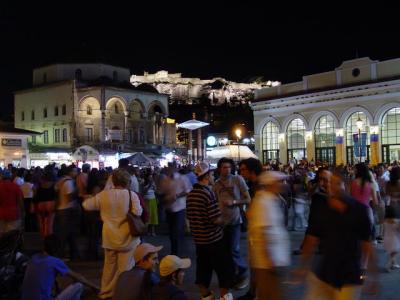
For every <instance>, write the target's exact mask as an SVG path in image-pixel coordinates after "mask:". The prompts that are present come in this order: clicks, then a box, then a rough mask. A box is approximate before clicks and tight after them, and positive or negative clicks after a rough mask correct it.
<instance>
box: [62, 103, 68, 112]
mask: <svg viewBox="0 0 400 300" xmlns="http://www.w3.org/2000/svg"><path fill="white" fill-rule="evenodd" d="M62 114H63V115H66V114H67V106H66V105H65V104H64V105H63V106H62Z"/></svg>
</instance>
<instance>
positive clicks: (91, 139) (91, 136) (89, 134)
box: [85, 128, 93, 142]
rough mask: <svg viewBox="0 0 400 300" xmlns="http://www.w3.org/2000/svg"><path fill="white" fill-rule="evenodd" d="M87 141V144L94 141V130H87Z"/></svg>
mask: <svg viewBox="0 0 400 300" xmlns="http://www.w3.org/2000/svg"><path fill="white" fill-rule="evenodd" d="M85 139H86V142H92V141H93V128H85Z"/></svg>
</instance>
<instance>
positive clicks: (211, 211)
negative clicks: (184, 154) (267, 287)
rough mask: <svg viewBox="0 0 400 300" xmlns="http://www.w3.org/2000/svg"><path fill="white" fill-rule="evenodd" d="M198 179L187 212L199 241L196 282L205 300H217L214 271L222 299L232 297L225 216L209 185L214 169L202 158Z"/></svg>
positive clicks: (230, 264)
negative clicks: (224, 230)
mask: <svg viewBox="0 0 400 300" xmlns="http://www.w3.org/2000/svg"><path fill="white" fill-rule="evenodd" d="M195 173H196V175H197V183H196V184H194V186H193V190H192V191H191V192H190V193H189V195H188V200H187V216H188V219H189V222H190V227H191V231H192V235H193V239H194V243H195V245H196V284H197V285H198V287H199V290H200V294H201V296H202V300H214V299H215V296H214V293H213V292H212V291H210V283H211V278H212V273H213V271H215V272H216V273H217V277H218V284H219V289H220V295H221V299H224V300H228V299H232V294H231V293H229V289H230V288H231V287H232V285H233V281H234V264H233V259H232V255H231V253H230V249H229V244H228V243H227V241H226V240H225V239H224V238H223V228H222V225H223V219H222V217H221V211H220V208H219V205H218V201H217V199H216V197H215V194H214V193H213V191H212V190H211V188H210V187H209V185H210V182H211V181H212V171H211V170H210V167H209V165H208V164H206V163H204V162H200V163H198V164H197V165H196V167H195Z"/></svg>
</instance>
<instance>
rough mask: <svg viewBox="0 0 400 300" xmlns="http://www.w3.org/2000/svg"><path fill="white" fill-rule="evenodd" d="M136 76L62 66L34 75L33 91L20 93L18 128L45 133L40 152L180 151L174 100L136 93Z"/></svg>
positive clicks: (106, 68)
mask: <svg viewBox="0 0 400 300" xmlns="http://www.w3.org/2000/svg"><path fill="white" fill-rule="evenodd" d="M130 76H131V74H130V71H129V69H126V68H121V67H116V66H111V65H104V64H56V65H50V66H46V67H42V68H37V69H34V71H33V87H32V88H30V89H26V90H21V91H17V92H15V110H14V112H15V127H16V128H22V129H29V130H33V131H37V132H41V133H42V135H40V136H37V137H33V139H32V140H30V141H29V142H30V145H31V146H32V147H33V148H35V149H39V151H49V150H48V149H52V150H51V151H57V150H64V151H66V152H72V151H74V150H75V149H76V148H77V147H80V146H82V145H89V146H91V147H93V148H95V149H96V150H98V151H99V152H102V151H107V150H114V151H120V152H121V151H122V152H136V151H143V152H146V150H149V151H151V150H154V152H157V151H158V150H159V149H158V148H159V147H160V146H167V147H168V146H169V147H171V146H172V147H173V146H174V145H175V136H176V130H175V124H169V123H168V122H167V116H168V114H169V111H168V95H165V94H160V93H157V92H156V91H155V92H151V91H144V90H140V89H138V88H135V87H134V86H132V84H130V82H129V79H130Z"/></svg>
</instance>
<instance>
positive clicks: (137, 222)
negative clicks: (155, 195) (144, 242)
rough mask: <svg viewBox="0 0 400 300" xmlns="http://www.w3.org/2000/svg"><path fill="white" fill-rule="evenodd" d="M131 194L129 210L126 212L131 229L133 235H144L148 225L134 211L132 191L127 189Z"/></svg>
mask: <svg viewBox="0 0 400 300" xmlns="http://www.w3.org/2000/svg"><path fill="white" fill-rule="evenodd" d="M127 191H128V194H129V210H128V213H127V214H126V219H127V221H128V224H129V229H130V232H131V235H132V236H141V235H144V234H145V233H146V231H147V226H146V225H145V224H144V223H143V221H142V219H141V218H140V216H137V215H135V214H134V213H132V199H131V191H130V190H127Z"/></svg>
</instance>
